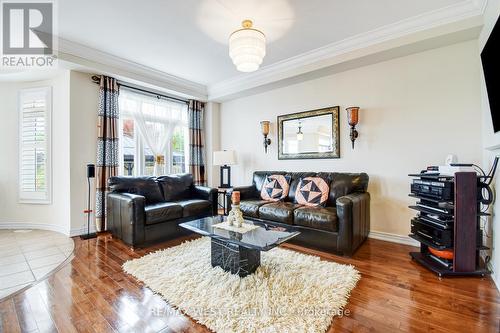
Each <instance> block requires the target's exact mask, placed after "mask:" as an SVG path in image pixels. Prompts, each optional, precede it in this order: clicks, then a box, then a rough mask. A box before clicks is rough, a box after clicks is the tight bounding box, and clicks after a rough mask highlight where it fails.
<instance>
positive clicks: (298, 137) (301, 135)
mask: <svg viewBox="0 0 500 333" xmlns="http://www.w3.org/2000/svg"><path fill="white" fill-rule="evenodd" d="M302 140H304V133H302V122H301V121H300V120H299V130H298V132H297V141H302Z"/></svg>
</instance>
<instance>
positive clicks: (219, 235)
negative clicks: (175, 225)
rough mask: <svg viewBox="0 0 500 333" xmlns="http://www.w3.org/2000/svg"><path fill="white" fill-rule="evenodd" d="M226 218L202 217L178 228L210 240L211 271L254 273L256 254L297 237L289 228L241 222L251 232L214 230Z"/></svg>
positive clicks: (240, 273)
mask: <svg viewBox="0 0 500 333" xmlns="http://www.w3.org/2000/svg"><path fill="white" fill-rule="evenodd" d="M226 219H227V217H226V216H214V217H206V218H202V219H198V220H194V221H190V222H185V223H181V224H179V226H181V227H183V228H185V229H188V230H191V231H194V232H195V233H197V234H200V235H203V236H208V237H210V238H211V261H212V267H216V266H219V267H221V268H222V269H224V270H225V271H228V272H231V273H232V274H237V275H239V276H241V277H244V276H247V275H249V274H252V273H253V272H255V270H256V269H257V267H259V265H260V251H269V250H270V249H272V248H274V247H276V246H278V245H280V244H282V243H284V242H286V241H287V240H289V239H291V238H293V237H296V236H297V235H299V234H300V232H298V231H297V230H295V229H294V228H293V227H278V226H273V225H270V224H266V223H263V222H256V221H251V220H245V223H246V224H247V225H249V228H253V229H252V230H249V231H246V232H237V231H231V230H226V229H222V228H220V226H219V227H217V226H216V225H217V224H219V223H223V222H225V221H226Z"/></svg>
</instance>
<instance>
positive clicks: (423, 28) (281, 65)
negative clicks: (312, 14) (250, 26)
mask: <svg viewBox="0 0 500 333" xmlns="http://www.w3.org/2000/svg"><path fill="white" fill-rule="evenodd" d="M486 2H487V0H467V1H463V2H460V3H457V4H454V5H451V6H447V7H444V8H441V9H438V10H434V11H431V12H428V13H424V14H421V15H418V16H414V17H411V18H408V19H404V20H401V21H398V22H395V23H392V24H389V25H386V26H383V27H380V28H377V29H374V30H371V31H368V32H365V33H362V34H358V35H356V36H353V37H350V38H346V39H344V40H341V41H339V42H335V43H332V44H329V45H326V46H323V47H320V48H318V49H315V50H312V51H309V52H306V53H303V54H300V55H297V56H294V57H291V58H288V59H285V60H283V61H280V62H277V63H274V64H272V65H269V66H265V67H262V68H261V69H260V70H258V71H256V72H253V73H250V74H241V75H239V76H237V77H234V78H231V79H228V80H224V81H222V82H218V83H215V84H212V85H209V86H208V98H209V100H213V101H219V102H220V101H225V100H229V99H232V98H235V97H241V96H243V95H245V94H244V93H242V92H244V91H249V93H250V94H251V93H253V92H252V90H257V91H258V89H256V88H257V87H259V86H267V88H272V87H271V86H269V85H270V84H271V83H273V82H280V81H281V82H282V81H284V80H287V79H290V78H292V77H296V76H298V75H303V74H305V73H307V72H311V71H314V70H319V69H321V68H325V67H328V66H332V65H335V64H339V63H342V62H346V61H351V60H353V59H355V58H360V57H364V56H367V55H369V54H375V53H378V52H382V51H387V50H388V49H391V48H397V47H401V46H403V45H407V44H411V43H417V42H420V41H423V40H425V39H430V38H436V37H438V36H441V35H446V34H452V33H454V32H457V31H461V30H468V29H472V28H474V27H475V28H477V27H479V26H482V24H483V19H482V15H483V13H484V10H485V7H486Z"/></svg>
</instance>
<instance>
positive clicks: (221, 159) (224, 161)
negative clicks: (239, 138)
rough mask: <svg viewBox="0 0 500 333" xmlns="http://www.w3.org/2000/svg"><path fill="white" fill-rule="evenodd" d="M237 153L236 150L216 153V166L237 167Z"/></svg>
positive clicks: (214, 162)
mask: <svg viewBox="0 0 500 333" xmlns="http://www.w3.org/2000/svg"><path fill="white" fill-rule="evenodd" d="M236 163H237V161H236V152H235V151H234V150H222V151H214V161H213V164H214V165H235V164H236Z"/></svg>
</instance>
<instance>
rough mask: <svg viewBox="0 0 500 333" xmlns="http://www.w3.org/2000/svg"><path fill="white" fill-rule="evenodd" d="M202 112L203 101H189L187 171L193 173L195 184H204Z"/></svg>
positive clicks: (203, 107) (203, 109)
mask: <svg viewBox="0 0 500 333" xmlns="http://www.w3.org/2000/svg"><path fill="white" fill-rule="evenodd" d="M204 112H205V103H203V102H200V101H194V100H190V101H189V107H188V117H189V172H190V173H192V174H193V179H194V184H195V185H206V179H205V145H204V142H205V137H204V132H203V113H204Z"/></svg>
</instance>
